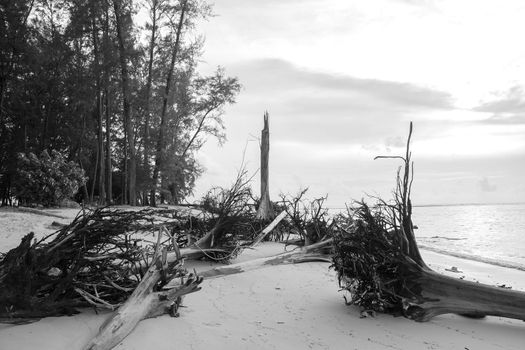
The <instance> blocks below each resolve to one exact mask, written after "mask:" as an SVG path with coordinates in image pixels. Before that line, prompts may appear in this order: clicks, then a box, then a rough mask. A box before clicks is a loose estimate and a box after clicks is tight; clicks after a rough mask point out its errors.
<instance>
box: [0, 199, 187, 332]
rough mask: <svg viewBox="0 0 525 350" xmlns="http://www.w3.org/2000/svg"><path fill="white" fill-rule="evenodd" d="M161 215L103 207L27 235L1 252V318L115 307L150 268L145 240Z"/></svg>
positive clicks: (8, 319)
mask: <svg viewBox="0 0 525 350" xmlns="http://www.w3.org/2000/svg"><path fill="white" fill-rule="evenodd" d="M158 213H159V211H157V210H155V211H152V210H142V211H118V210H111V209H107V208H101V209H96V210H93V211H86V212H81V213H79V215H78V216H77V217H76V218H75V219H74V220H73V221H72V222H71V223H70V224H69V225H67V226H65V227H63V228H61V229H60V230H58V231H57V232H55V233H53V234H51V235H49V236H46V237H44V238H43V239H41V240H40V241H34V234H33V233H30V234H28V235H26V236H25V237H24V238H23V239H22V241H21V243H20V245H19V246H18V247H16V248H14V249H12V250H10V251H9V252H7V253H6V254H5V255H3V256H2V255H0V284H1V285H2V288H1V289H0V322H9V323H19V322H23V321H27V320H30V319H39V318H42V317H48V316H60V315H71V314H74V313H77V312H78V311H77V308H78V307H90V306H95V307H97V308H106V309H111V310H115V309H116V308H117V307H118V306H120V305H122V303H123V302H124V301H126V300H127V299H128V297H129V296H130V295H131V294H132V292H133V290H134V289H135V288H136V287H137V286H138V285H139V283H140V282H141V280H142V276H144V275H145V273H146V270H147V269H148V267H149V264H148V261H149V260H150V257H151V256H152V254H153V251H152V249H151V246H150V245H145V244H144V241H143V239H144V237H147V236H148V235H150V234H151V233H152V232H153V231H155V230H157V229H158V224H157V223H156V222H155V221H156V219H154V217H155V216H157V214H158ZM161 236H162V235H161V234H160V233H159V236H158V238H159V239H160V238H161ZM172 238H173V237H172ZM171 244H172V245H173V246H175V247H178V245H177V242H176V241H174V240H173V241H172V243H171ZM179 259H180V257H179V258H177V255H175V257H174V258H173V259H171V260H170V263H175V262H176V261H177V260H179ZM179 276H183V273H182V271H181V272H180V274H179Z"/></svg>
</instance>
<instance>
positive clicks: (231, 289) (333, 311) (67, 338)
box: [0, 212, 525, 350]
mask: <svg viewBox="0 0 525 350" xmlns="http://www.w3.org/2000/svg"><path fill="white" fill-rule="evenodd" d="M1 214H2V213H1V212H0V215H1ZM25 215H26V216H27V220H25V221H24V222H35V225H37V222H38V225H46V223H45V222H43V221H38V220H40V218H35V215H32V214H25ZM49 219H50V220H51V222H52V221H58V220H55V219H56V218H55V219H53V218H49ZM0 225H1V226H2V227H6V226H5V217H0ZM28 225H29V224H28ZM9 227H11V229H12V230H13V231H11V232H10V233H4V231H3V229H2V231H0V232H2V234H1V237H2V238H0V240H5V241H7V240H11V239H13V237H16V236H20V233H18V232H15V231H18V229H17V228H16V226H15V227H14V228H13V227H12V226H9ZM23 227H24V228H25V227H26V226H23ZM35 227H36V226H35ZM7 234H9V237H10V238H9V239H5V237H6V235H7ZM15 245H16V242H15ZM282 249H283V246H282V245H279V244H275V243H265V244H263V245H262V246H261V247H260V248H259V249H257V250H249V251H245V252H244V253H243V254H242V255H241V256H240V257H239V258H238V261H240V260H248V259H251V258H255V257H260V256H267V255H272V254H275V253H276V252H278V251H282ZM422 253H423V255H424V259H425V261H427V262H428V263H429V265H430V266H431V267H432V268H434V269H435V270H436V271H439V272H443V273H447V274H450V275H454V276H458V277H459V276H465V278H467V279H472V280H479V281H480V282H485V283H490V284H506V285H511V286H513V287H514V289H521V290H525V273H524V272H522V271H518V270H512V269H507V268H502V267H498V266H492V265H487V264H483V263H479V262H473V261H468V260H462V259H458V258H453V257H449V256H446V255H441V254H437V253H433V252H427V251H422ZM196 265H197V267H198V268H199V269H201V270H202V269H207V268H209V267H210V266H211V263H198V264H196ZM328 266H329V264H327V263H304V264H298V265H286V266H269V267H265V268H263V269H259V270H255V271H250V272H246V273H242V274H238V275H231V276H227V277H220V278H215V279H210V280H205V281H204V282H203V284H202V290H201V291H199V292H197V293H194V294H191V295H188V296H186V298H185V299H184V306H185V307H184V308H181V309H180V315H181V316H180V317H179V318H171V317H169V316H162V317H158V318H156V319H149V320H145V321H142V322H141V323H140V324H139V325H138V327H137V328H136V329H135V331H134V332H133V333H132V334H131V335H129V336H128V337H127V338H126V339H125V340H124V341H123V342H122V343H121V344H120V345H119V346H117V348H116V349H157V350H163V349H166V350H167V349H403V350H405V349H447V350H448V349H470V350H473V349H476V350H477V349H523V348H524V345H523V343H524V341H525V323H523V322H521V321H515V320H509V319H502V318H497V317H487V318H486V319H481V320H473V319H467V318H463V317H460V316H455V315H444V316H439V317H436V318H434V319H433V320H431V321H430V322H427V323H417V322H414V321H411V320H408V319H405V318H402V317H399V318H394V317H392V316H389V315H377V316H376V317H374V318H360V313H359V310H358V309H357V308H355V307H349V306H345V304H344V300H343V294H342V293H341V292H338V286H337V278H336V276H335V273H334V271H333V270H329V268H328ZM452 266H455V267H457V269H458V270H460V271H463V273H452V272H447V271H446V270H445V269H446V268H448V269H450V268H451V267H452ZM108 315H109V314H108V313H104V314H100V315H96V314H94V312H93V311H92V310H86V311H85V312H83V313H82V314H80V315H76V316H72V317H56V318H47V319H43V320H41V321H39V322H36V323H33V324H29V325H22V326H11V325H3V326H2V325H0V349H2V350H4V349H5V350H8V349H14V350H25V349H55V350H61V349H64V350H65V349H80V348H81V347H82V345H83V344H85V343H86V342H87V341H88V339H89V338H90V337H92V336H94V335H95V334H96V332H97V330H98V327H99V326H100V325H101V324H102V322H103V321H104V320H105V319H106V318H107V317H108Z"/></svg>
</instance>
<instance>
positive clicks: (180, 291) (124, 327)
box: [84, 234, 202, 350]
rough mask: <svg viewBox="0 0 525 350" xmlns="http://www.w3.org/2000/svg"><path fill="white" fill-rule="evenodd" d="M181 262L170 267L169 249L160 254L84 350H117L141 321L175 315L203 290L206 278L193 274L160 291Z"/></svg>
mask: <svg viewBox="0 0 525 350" xmlns="http://www.w3.org/2000/svg"><path fill="white" fill-rule="evenodd" d="M159 236H160V234H159ZM179 263H180V261H177V262H176V265H175V266H174V267H173V266H172V267H169V266H168V262H167V255H166V250H164V251H163V253H162V255H156V256H155V258H154V260H153V263H152V265H151V267H150V268H149V269H148V271H147V272H146V274H145V275H144V277H143V278H142V281H141V282H140V284H139V285H138V286H137V288H135V290H134V291H133V294H131V296H130V297H129V298H128V300H127V301H126V302H125V303H124V304H123V305H122V306H121V307H120V308H119V309H118V310H117V311H116V312H115V313H114V314H113V315H111V317H110V318H109V319H108V320H107V321H106V322H105V323H104V325H103V326H102V327H101V329H100V331H99V333H98V334H97V335H96V336H95V337H94V338H93V339H91V340H90V342H89V343H88V344H87V345H86V346H85V347H84V350H109V349H113V347H115V346H116V345H118V344H119V343H120V342H121V341H122V340H123V339H124V338H125V337H127V336H128V334H130V333H131V332H132V331H133V330H134V329H135V327H136V326H137V324H138V323H139V322H140V321H141V320H144V319H146V318H152V317H157V316H160V315H163V314H167V313H169V314H171V315H172V316H175V315H176V312H177V308H178V306H179V303H180V301H181V299H180V298H181V297H182V296H183V295H186V294H189V293H193V292H196V291H198V290H200V289H201V288H200V287H199V284H200V283H201V282H202V277H198V276H195V275H190V276H189V277H188V279H187V280H186V282H183V281H181V282H180V283H176V284H174V285H173V284H172V285H170V287H169V289H166V290H164V289H162V290H160V291H156V290H155V289H157V284H158V283H159V281H161V279H165V278H166V273H170V270H171V273H172V274H173V269H174V268H175V269H176V268H177V266H178V264H179Z"/></svg>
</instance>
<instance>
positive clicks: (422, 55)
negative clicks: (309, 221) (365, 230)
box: [196, 0, 525, 207]
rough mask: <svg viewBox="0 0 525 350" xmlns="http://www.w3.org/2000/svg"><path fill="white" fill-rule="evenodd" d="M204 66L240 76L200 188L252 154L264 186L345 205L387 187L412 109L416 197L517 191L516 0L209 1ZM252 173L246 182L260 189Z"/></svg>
mask: <svg viewBox="0 0 525 350" xmlns="http://www.w3.org/2000/svg"><path fill="white" fill-rule="evenodd" d="M214 9H215V13H216V14H217V16H216V17H214V18H212V19H211V20H209V21H208V22H207V23H205V24H204V25H202V26H200V27H199V30H200V32H201V33H202V34H204V35H205V37H206V44H205V48H204V50H205V53H204V56H203V62H202V64H201V66H200V68H201V70H202V71H203V72H209V71H211V70H212V69H214V67H216V66H218V65H221V66H223V67H225V68H226V72H227V73H228V74H229V75H233V76H237V77H238V78H239V80H240V82H241V83H242V85H243V89H242V92H241V94H240V95H239V97H238V102H237V104H235V105H234V106H231V107H228V108H227V109H226V113H225V115H224V121H225V124H226V127H227V135H228V141H227V143H226V144H225V145H224V146H223V147H218V145H217V143H216V142H215V141H214V140H210V141H208V143H207V144H206V145H205V146H204V148H203V149H202V151H201V152H200V154H199V159H200V160H201V162H202V164H203V165H204V166H205V168H206V169H207V170H206V172H205V174H204V175H203V176H202V178H201V179H200V180H199V181H198V183H197V188H196V196H197V197H198V196H200V195H201V194H202V192H203V191H205V190H206V189H208V188H209V187H211V186H212V185H221V186H227V185H229V184H230V183H231V182H232V181H233V179H234V177H235V173H236V170H237V169H238V168H239V165H240V163H241V160H242V156H243V150H244V149H245V147H246V157H245V161H246V163H247V166H248V170H249V171H250V173H254V172H255V171H257V169H258V166H259V143H258V140H257V139H258V137H259V135H260V130H261V128H262V116H263V112H264V111H265V110H268V111H269V113H270V133H271V145H270V148H271V152H270V189H271V197H272V198H273V199H277V195H278V194H279V193H281V192H282V193H291V194H293V193H296V192H298V191H299V189H300V188H303V187H309V188H310V191H309V193H310V197H312V198H313V197H316V196H319V195H324V194H328V196H329V206H331V207H338V206H343V205H344V203H345V202H346V203H350V202H351V201H352V200H353V199H361V198H363V197H365V196H366V194H378V195H381V196H389V193H390V191H391V189H392V188H393V187H394V185H395V181H394V180H395V173H396V170H397V167H398V166H399V163H398V162H396V161H394V160H376V161H374V160H373V158H374V156H376V155H397V154H402V153H403V151H404V142H405V139H406V136H407V132H408V125H409V122H410V121H413V122H414V135H413V145H412V148H413V160H414V162H415V180H414V185H413V195H412V198H413V202H414V204H446V203H500V202H525V175H524V173H525V65H524V64H525V44H524V40H523V33H525V2H523V1H522V0H516V1H510V0H506V1H495V0H494V1H488V0H487V1H479V0H477V1H475V0H473V1H466V0H462V1H454V0H444V1H437V0H436V1H433V0H419V1H418V0H366V1H351V0H324V1H323V0H316V1H309V0H265V1H260V0H216V1H215V6H214ZM258 187H259V181H258V176H257V177H256V178H255V181H254V188H257V189H258Z"/></svg>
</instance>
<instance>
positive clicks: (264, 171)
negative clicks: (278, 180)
mask: <svg viewBox="0 0 525 350" xmlns="http://www.w3.org/2000/svg"><path fill="white" fill-rule="evenodd" d="M269 154H270V129H269V126H268V112H264V128H263V130H262V131H261V202H260V203H259V208H258V209H257V218H258V219H260V220H270V219H271V217H272V216H273V210H272V204H271V203H270V188H269V183H268V177H269V169H268V163H269Z"/></svg>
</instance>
